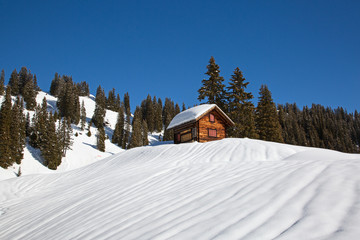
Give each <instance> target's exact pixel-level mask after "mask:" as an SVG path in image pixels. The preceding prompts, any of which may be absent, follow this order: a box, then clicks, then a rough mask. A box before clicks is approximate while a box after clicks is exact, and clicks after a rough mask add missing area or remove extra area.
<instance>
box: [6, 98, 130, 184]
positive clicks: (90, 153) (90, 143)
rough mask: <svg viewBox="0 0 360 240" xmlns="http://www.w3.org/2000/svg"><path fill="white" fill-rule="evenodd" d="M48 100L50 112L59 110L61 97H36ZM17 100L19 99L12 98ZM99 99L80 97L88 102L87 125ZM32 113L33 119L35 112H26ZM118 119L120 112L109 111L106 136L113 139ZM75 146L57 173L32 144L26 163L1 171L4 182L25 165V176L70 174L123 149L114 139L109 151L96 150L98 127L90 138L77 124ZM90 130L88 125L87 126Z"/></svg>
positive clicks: (106, 142)
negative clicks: (45, 163) (64, 172)
mask: <svg viewBox="0 0 360 240" xmlns="http://www.w3.org/2000/svg"><path fill="white" fill-rule="evenodd" d="M44 97H45V98H46V101H47V105H48V107H47V109H48V111H49V112H50V111H51V112H53V113H54V112H55V111H57V107H56V102H57V98H56V97H54V96H51V95H50V94H48V93H46V92H42V91H40V92H39V93H38V94H37V96H36V102H37V104H41V103H42V101H43V98H44ZM12 99H13V101H15V99H16V98H15V97H12ZM94 99H95V97H94V96H92V95H90V96H89V97H80V104H81V103H82V101H84V104H85V109H86V117H87V122H89V121H90V119H91V118H92V115H93V113H94V110H95V101H94ZM2 101H3V96H0V104H1V103H2ZM28 112H29V114H30V117H31V118H32V116H33V114H34V111H27V110H24V113H25V114H27V113H28ZM116 120H117V112H113V111H111V110H106V116H105V122H106V123H107V125H106V127H105V131H106V134H107V135H108V136H109V139H111V137H112V132H113V130H114V128H115V125H116ZM72 127H73V134H74V136H73V145H72V150H69V151H68V152H67V154H66V157H64V158H63V159H62V163H61V165H60V166H59V167H58V169H57V170H56V171H53V170H50V169H48V168H47V167H45V166H44V165H42V164H41V162H42V158H41V152H40V151H39V150H38V149H33V148H32V147H31V146H29V145H28V144H27V145H26V147H25V149H24V159H23V160H22V163H21V165H17V164H14V166H12V167H9V168H8V169H3V168H0V180H3V179H8V178H13V177H16V174H17V173H18V169H19V167H20V166H21V172H22V175H29V174H36V173H56V172H62V171H68V170H72V169H75V168H79V167H82V166H85V165H88V164H91V163H93V162H96V161H98V160H101V159H104V158H106V157H108V156H111V155H113V154H116V153H119V152H122V151H123V149H121V148H119V147H118V146H116V145H115V144H112V143H111V141H110V140H106V141H105V145H106V147H105V152H100V151H98V150H97V149H96V131H97V129H96V128H95V127H91V133H92V135H91V137H88V136H87V135H86V133H87V130H85V131H81V129H80V127H79V126H75V125H73V126H72ZM86 129H87V126H86ZM76 132H77V133H78V137H75V133H76Z"/></svg>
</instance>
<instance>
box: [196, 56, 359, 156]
mask: <svg viewBox="0 0 360 240" xmlns="http://www.w3.org/2000/svg"><path fill="white" fill-rule="evenodd" d="M207 69H208V71H207V72H206V73H205V74H206V75H208V79H204V80H203V81H202V83H203V85H202V87H201V88H200V89H199V91H198V92H199V96H198V100H200V101H204V102H205V103H215V104H217V105H218V106H219V107H220V108H221V109H222V110H223V111H224V112H225V113H226V114H228V115H229V117H230V118H231V119H232V120H233V121H234V122H235V126H234V127H233V128H230V129H229V130H228V135H229V136H230V137H248V138H255V139H261V140H266V141H274V142H280V143H282V142H284V143H289V144H296V145H302V146H310V147H320V148H328V149H334V150H338V151H343V152H351V153H352V152H359V143H360V138H359V137H360V122H359V121H360V115H359V113H358V112H357V111H355V113H354V114H351V113H350V114H349V113H347V112H346V111H345V110H344V109H342V108H338V109H335V110H332V109H331V108H325V107H323V106H321V105H313V106H312V107H311V108H310V109H309V108H308V107H304V108H303V110H302V111H301V110H299V109H298V108H297V106H296V104H286V105H278V106H277V107H276V104H275V103H274V101H273V99H272V96H271V92H270V90H269V88H268V87H267V86H266V85H262V86H261V88H260V92H259V101H258V104H257V107H255V106H254V104H253V103H252V102H251V100H252V99H253V95H252V94H251V93H250V92H247V91H246V88H247V86H248V84H249V82H246V81H245V78H244V77H243V73H242V72H241V71H240V69H239V68H236V69H235V70H234V74H233V75H232V76H231V79H230V81H229V86H227V87H226V85H225V84H224V78H223V77H221V76H220V67H219V66H218V65H217V64H216V63H215V59H214V58H213V57H211V58H210V61H209V64H208V66H207Z"/></svg>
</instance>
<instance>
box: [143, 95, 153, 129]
mask: <svg viewBox="0 0 360 240" xmlns="http://www.w3.org/2000/svg"><path fill="white" fill-rule="evenodd" d="M145 107H146V110H145V119H146V123H147V125H148V128H149V131H150V132H153V131H154V130H155V121H154V120H155V111H154V105H153V101H152V99H151V96H150V95H148V96H147V98H146V106H145Z"/></svg>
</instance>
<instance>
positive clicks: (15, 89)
mask: <svg viewBox="0 0 360 240" xmlns="http://www.w3.org/2000/svg"><path fill="white" fill-rule="evenodd" d="M8 85H9V86H10V87H11V95H12V96H17V95H19V93H20V92H19V75H18V73H17V71H16V69H15V70H14V71H13V72H12V73H11V76H10V79H9V84H8Z"/></svg>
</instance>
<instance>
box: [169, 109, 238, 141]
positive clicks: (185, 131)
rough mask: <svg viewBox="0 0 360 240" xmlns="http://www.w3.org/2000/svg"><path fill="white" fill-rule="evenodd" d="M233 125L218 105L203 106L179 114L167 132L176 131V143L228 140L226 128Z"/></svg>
mask: <svg viewBox="0 0 360 240" xmlns="http://www.w3.org/2000/svg"><path fill="white" fill-rule="evenodd" d="M233 125H234V122H233V121H232V120H231V119H230V118H229V117H228V116H227V115H226V114H225V113H224V112H223V111H222V110H221V109H220V108H219V107H218V106H217V105H216V104H202V105H199V106H196V107H193V108H189V109H187V110H185V111H183V112H181V113H179V114H177V115H176V116H175V117H174V118H173V119H172V121H171V122H170V124H169V126H168V127H167V130H170V129H173V130H174V143H187V142H194V141H197V142H209V141H214V140H220V139H223V138H226V128H227V127H229V126H233Z"/></svg>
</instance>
